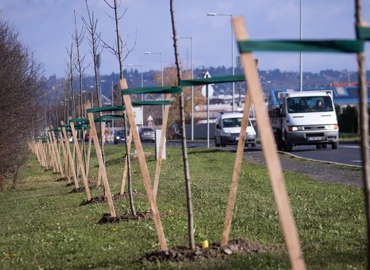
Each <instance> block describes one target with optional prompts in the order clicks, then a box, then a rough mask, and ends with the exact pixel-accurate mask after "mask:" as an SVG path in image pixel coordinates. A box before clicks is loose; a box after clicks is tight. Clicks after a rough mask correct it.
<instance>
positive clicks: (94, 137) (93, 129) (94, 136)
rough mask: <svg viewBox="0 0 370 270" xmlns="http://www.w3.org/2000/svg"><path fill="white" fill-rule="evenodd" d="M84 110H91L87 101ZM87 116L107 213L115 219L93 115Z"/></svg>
mask: <svg viewBox="0 0 370 270" xmlns="http://www.w3.org/2000/svg"><path fill="white" fill-rule="evenodd" d="M86 108H87V109H90V108H91V105H90V101H87V106H86ZM87 115H88V118H89V122H90V136H92V140H93V141H94V145H95V152H96V156H97V158H98V162H99V172H101V175H102V178H103V185H104V190H105V196H106V197H107V202H108V206H109V212H110V215H111V216H112V217H116V211H115V210H114V204H113V199H112V194H111V192H110V187H109V182H108V177H107V172H106V170H105V165H104V162H103V158H102V152H101V149H100V145H99V140H98V135H97V133H96V127H95V123H94V115H93V113H88V114H87Z"/></svg>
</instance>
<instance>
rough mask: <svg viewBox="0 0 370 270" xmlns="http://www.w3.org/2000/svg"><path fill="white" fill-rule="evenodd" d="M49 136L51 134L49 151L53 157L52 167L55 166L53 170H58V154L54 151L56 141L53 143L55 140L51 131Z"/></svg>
mask: <svg viewBox="0 0 370 270" xmlns="http://www.w3.org/2000/svg"><path fill="white" fill-rule="evenodd" d="M48 136H49V152H50V157H51V164H52V167H53V172H55V173H56V172H58V165H57V161H56V155H55V152H54V143H53V140H52V138H51V133H50V132H48Z"/></svg>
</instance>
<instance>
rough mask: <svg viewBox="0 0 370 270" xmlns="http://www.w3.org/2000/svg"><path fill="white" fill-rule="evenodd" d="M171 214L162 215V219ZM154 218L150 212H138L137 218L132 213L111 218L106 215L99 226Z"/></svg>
mask: <svg viewBox="0 0 370 270" xmlns="http://www.w3.org/2000/svg"><path fill="white" fill-rule="evenodd" d="M168 215H169V213H160V216H161V217H164V216H168ZM152 217H153V213H152V212H151V211H149V212H136V216H134V215H132V214H131V213H127V214H124V215H122V216H117V217H111V215H110V214H104V216H103V217H102V219H101V220H100V221H99V222H98V224H106V223H112V224H113V223H119V222H129V221H140V220H143V219H150V218H152Z"/></svg>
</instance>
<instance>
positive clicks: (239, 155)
mask: <svg viewBox="0 0 370 270" xmlns="http://www.w3.org/2000/svg"><path fill="white" fill-rule="evenodd" d="M248 89H249V88H248ZM250 108H251V95H250V91H248V94H247V100H246V104H245V106H244V112H243V120H242V125H241V128H240V135H239V142H238V148H237V150H236V157H235V164H234V170H233V178H232V182H231V186H230V193H229V201H228V204H227V208H226V216H225V221H224V230H223V232H222V240H221V247H225V246H226V245H227V243H228V241H229V233H230V227H231V220H232V218H233V211H234V206H235V200H236V192H237V190H238V183H239V177H240V168H241V165H242V162H243V155H244V147H245V135H246V131H247V127H248V122H249V112H250Z"/></svg>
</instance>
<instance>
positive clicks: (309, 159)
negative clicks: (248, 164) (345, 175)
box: [277, 151, 362, 168]
mask: <svg viewBox="0 0 370 270" xmlns="http://www.w3.org/2000/svg"><path fill="white" fill-rule="evenodd" d="M277 152H278V153H279V154H284V155H287V156H291V157H294V158H297V159H303V160H308V161H313V162H320V163H325V164H331V165H340V166H346V167H352V168H362V166H360V165H350V164H345V163H340V162H333V161H327V160H320V159H312V158H304V157H300V156H297V155H294V154H291V153H288V152H284V151H277Z"/></svg>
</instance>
